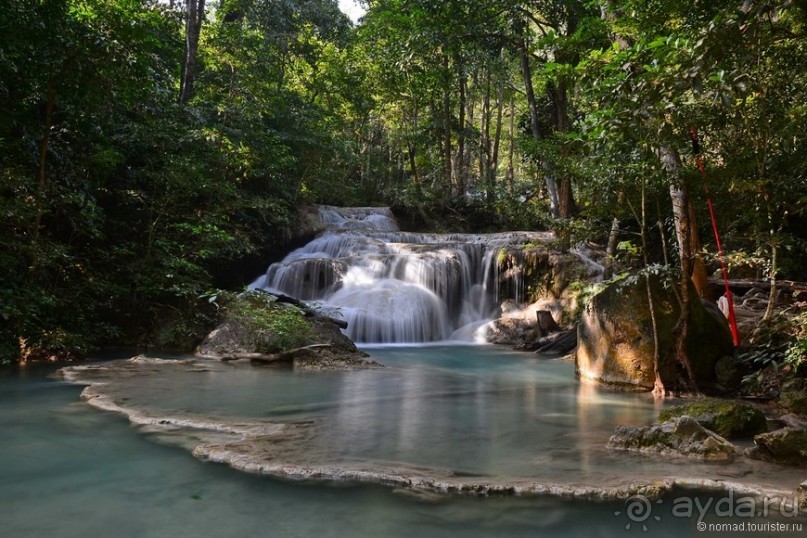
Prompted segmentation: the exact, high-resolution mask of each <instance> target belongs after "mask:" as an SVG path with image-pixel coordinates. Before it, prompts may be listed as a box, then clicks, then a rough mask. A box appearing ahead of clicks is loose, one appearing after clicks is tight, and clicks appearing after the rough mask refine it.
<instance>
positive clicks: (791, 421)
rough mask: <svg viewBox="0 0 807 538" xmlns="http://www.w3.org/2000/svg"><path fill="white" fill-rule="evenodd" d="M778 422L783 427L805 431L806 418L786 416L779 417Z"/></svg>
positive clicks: (806, 426)
mask: <svg viewBox="0 0 807 538" xmlns="http://www.w3.org/2000/svg"><path fill="white" fill-rule="evenodd" d="M779 422H781V423H782V424H783V425H784V426H789V427H791V428H796V429H797V430H807V418H805V417H803V416H799V415H794V414H788V415H782V416H781V417H779Z"/></svg>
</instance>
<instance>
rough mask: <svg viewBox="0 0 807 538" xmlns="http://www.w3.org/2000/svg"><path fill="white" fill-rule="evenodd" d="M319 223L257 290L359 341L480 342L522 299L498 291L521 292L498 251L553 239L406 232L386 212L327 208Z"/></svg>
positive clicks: (511, 234)
mask: <svg viewBox="0 0 807 538" xmlns="http://www.w3.org/2000/svg"><path fill="white" fill-rule="evenodd" d="M319 218H320V220H321V221H322V223H323V225H324V227H325V228H326V230H325V231H324V232H322V233H321V234H320V235H319V236H318V237H316V238H315V239H314V240H313V241H311V242H310V243H308V244H307V245H305V246H304V247H302V248H299V249H297V250H295V251H294V252H292V253H290V254H289V255H288V256H286V258H285V259H283V260H282V261H280V262H278V263H274V264H272V265H271V266H270V267H269V269H268V270H267V272H266V275H265V276H263V277H261V278H259V279H258V280H257V281H256V282H255V283H253V285H252V287H253V288H263V289H266V290H268V291H272V292H276V293H283V294H286V295H290V296H292V297H295V298H298V299H301V300H304V301H309V302H311V303H313V304H314V305H315V306H316V307H317V308H320V309H321V310H323V311H325V312H326V313H328V315H331V316H333V317H340V318H343V319H345V320H346V321H347V322H348V327H347V329H346V330H345V334H347V335H348V336H349V337H350V338H352V339H353V340H354V341H356V342H359V343H421V342H436V341H443V340H466V341H475V340H476V341H478V340H480V338H479V337H478V336H477V333H478V332H479V331H478V330H477V329H479V328H480V327H483V326H484V325H485V324H486V323H487V322H488V321H490V320H492V319H493V318H495V317H497V316H498V314H499V312H498V305H499V302H500V301H501V300H503V299H505V298H514V299H516V297H502V296H500V290H521V288H522V285H521V284H520V282H506V280H507V279H508V278H511V277H509V276H508V275H506V274H504V273H500V271H499V267H498V261H497V256H496V255H497V253H498V252H499V250H500V249H501V248H506V247H508V246H514V245H520V244H523V243H526V242H528V241H534V242H537V241H546V240H547V239H549V238H550V237H551V235H549V234H546V233H530V232H509V233H502V234H417V233H410V232H402V231H400V230H399V229H398V225H397V223H396V221H395V219H394V217H393V215H392V213H391V212H390V210H389V209H387V208H336V207H331V206H320V207H319ZM514 275H515V276H512V278H516V279H517V278H519V276H520V273H517V272H516V273H514ZM520 293H523V291H520ZM483 337H484V335H483V336H482V338H483Z"/></svg>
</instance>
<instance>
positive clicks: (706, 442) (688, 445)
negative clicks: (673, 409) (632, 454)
mask: <svg viewBox="0 0 807 538" xmlns="http://www.w3.org/2000/svg"><path fill="white" fill-rule="evenodd" d="M608 448H611V449H617V450H630V451H636V452H651V453H658V454H662V455H670V456H685V457H688V458H697V459H703V460H713V461H720V460H730V459H732V458H734V456H736V455H737V454H738V449H737V447H735V446H734V445H732V444H731V443H730V442H728V441H727V440H726V439H724V438H723V437H721V436H719V435H717V434H716V433H714V432H711V431H709V430H707V429H706V428H704V427H703V426H701V425H700V424H698V422H697V421H696V420H695V419H694V418H692V417H689V416H686V415H684V416H681V417H677V418H674V419H672V420H669V421H667V422H664V423H661V424H655V425H653V426H620V427H618V428H617V429H616V431H615V432H614V434H613V435H612V436H611V438H610V439H609V440H608Z"/></svg>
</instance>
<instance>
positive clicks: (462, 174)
mask: <svg viewBox="0 0 807 538" xmlns="http://www.w3.org/2000/svg"><path fill="white" fill-rule="evenodd" d="M457 63H458V69H459V70H460V73H459V75H460V104H459V113H460V121H459V132H458V133H457V163H458V164H457V168H458V170H457V191H458V193H457V194H458V195H459V197H460V198H464V197H465V191H466V190H467V189H466V185H465V181H466V178H467V176H468V169H467V168H466V166H465V108H466V106H467V99H468V95H467V94H468V91H467V88H468V78H467V77H466V76H465V72H464V68H463V66H462V63H461V62H459V61H458V62H457Z"/></svg>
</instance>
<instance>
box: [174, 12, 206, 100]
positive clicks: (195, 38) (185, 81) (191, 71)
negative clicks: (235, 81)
mask: <svg viewBox="0 0 807 538" xmlns="http://www.w3.org/2000/svg"><path fill="white" fill-rule="evenodd" d="M185 7H186V12H185V16H186V20H185V56H184V58H183V62H182V76H181V78H180V85H179V104H181V105H182V104H185V103H187V102H188V101H189V100H190V99H191V98H193V95H194V82H195V80H196V71H197V68H198V51H199V36H200V35H201V32H202V21H204V19H205V0H186V1H185Z"/></svg>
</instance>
